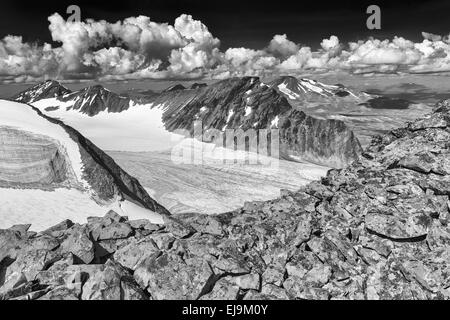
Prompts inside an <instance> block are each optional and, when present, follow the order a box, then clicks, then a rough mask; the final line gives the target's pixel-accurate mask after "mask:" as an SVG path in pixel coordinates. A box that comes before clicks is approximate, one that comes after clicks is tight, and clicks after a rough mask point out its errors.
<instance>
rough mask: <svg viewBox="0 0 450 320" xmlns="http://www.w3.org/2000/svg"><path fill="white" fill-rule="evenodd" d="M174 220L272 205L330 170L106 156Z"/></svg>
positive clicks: (162, 155)
mask: <svg viewBox="0 0 450 320" xmlns="http://www.w3.org/2000/svg"><path fill="white" fill-rule="evenodd" d="M107 153H108V154H109V155H110V156H111V157H112V158H113V159H114V160H115V161H116V162H117V163H118V164H119V165H120V166H121V167H122V168H124V170H126V171H127V172H128V173H130V174H131V175H132V176H135V177H138V178H139V181H140V182H141V184H142V186H143V187H144V188H145V189H146V191H147V192H148V193H149V194H150V196H152V197H153V198H154V199H155V200H156V201H158V202H159V203H160V204H162V205H163V206H164V207H166V208H167V209H168V210H169V211H170V212H171V213H172V214H180V213H189V212H197V213H206V214H217V213H222V212H227V211H232V210H235V209H237V208H239V207H242V206H243V205H244V203H245V202H246V201H249V200H252V201H257V200H261V201H262V200H269V199H273V198H276V197H278V196H280V190H281V189H286V190H290V191H295V190H297V189H299V188H300V187H301V186H304V185H306V184H307V183H309V182H310V181H313V180H317V179H319V178H320V177H322V176H325V174H326V172H327V170H328V169H329V168H327V167H323V166H318V165H314V164H308V163H298V162H292V161H284V160H280V161H279V166H278V168H271V167H270V166H264V165H249V164H238V163H236V164H227V165H225V164H223V165H220V164H214V163H212V162H210V163H207V164H203V165H194V164H176V163H174V162H173V161H172V160H171V154H170V152H117V151H108V152H107Z"/></svg>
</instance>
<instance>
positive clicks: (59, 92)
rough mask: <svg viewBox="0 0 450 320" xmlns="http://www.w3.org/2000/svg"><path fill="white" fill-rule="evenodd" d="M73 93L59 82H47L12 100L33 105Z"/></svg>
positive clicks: (21, 93) (23, 92)
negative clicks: (36, 102) (43, 100)
mask: <svg viewBox="0 0 450 320" xmlns="http://www.w3.org/2000/svg"><path fill="white" fill-rule="evenodd" d="M69 93H71V91H70V90H69V89H67V88H66V87H64V86H63V85H61V84H60V83H59V82H58V81H55V80H47V81H44V82H42V83H38V84H37V85H35V86H33V87H31V88H29V89H27V90H25V91H22V92H20V93H19V94H17V95H15V96H14V97H13V98H12V99H13V100H15V101H18V102H23V103H32V102H35V101H38V100H42V99H48V98H56V97H60V96H63V95H66V94H69Z"/></svg>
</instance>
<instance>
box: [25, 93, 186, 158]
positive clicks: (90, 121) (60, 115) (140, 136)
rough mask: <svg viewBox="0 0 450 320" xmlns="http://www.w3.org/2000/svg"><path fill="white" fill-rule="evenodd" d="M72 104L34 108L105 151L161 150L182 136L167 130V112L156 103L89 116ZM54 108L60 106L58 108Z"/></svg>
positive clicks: (52, 100)
mask: <svg viewBox="0 0 450 320" xmlns="http://www.w3.org/2000/svg"><path fill="white" fill-rule="evenodd" d="M72 104H73V102H72V101H67V102H63V101H60V100H58V99H56V98H50V99H43V100H39V101H36V102H34V103H33V106H35V107H36V108H38V109H39V110H41V112H43V113H45V114H47V115H48V116H50V117H52V118H57V119H60V120H62V121H63V122H64V123H66V124H67V125H70V126H71V127H74V128H76V129H77V130H78V131H80V132H81V133H82V134H83V135H85V136H86V137H88V138H89V139H90V140H91V141H92V142H94V143H95V144H96V145H97V146H98V147H100V148H101V149H103V150H116V151H132V152H142V151H161V150H167V149H170V148H171V147H172V146H173V145H174V144H176V142H177V141H179V140H178V139H177V137H180V136H179V135H176V134H173V133H170V132H169V131H168V130H166V129H165V128H164V124H163V121H162V115H163V109H162V108H161V106H159V105H157V106H153V105H152V104H143V105H141V104H134V103H133V102H132V101H131V102H130V108H128V109H127V110H124V111H122V112H120V113H118V112H108V111H102V112H100V113H98V114H96V115H95V116H89V115H87V114H85V113H82V112H79V110H74V109H71V108H70V107H71V106H72ZM52 107H58V108H57V109H55V108H52Z"/></svg>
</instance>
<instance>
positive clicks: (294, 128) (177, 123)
mask: <svg viewBox="0 0 450 320" xmlns="http://www.w3.org/2000/svg"><path fill="white" fill-rule="evenodd" d="M177 100H178V99H177ZM165 110H166V111H165V113H164V114H163V122H164V124H165V126H166V128H167V129H169V131H174V130H176V129H187V130H190V131H192V130H193V123H194V121H195V120H202V123H203V128H206V129H211V128H214V129H218V130H220V131H224V130H226V129H242V130H244V131H246V130H248V129H271V128H277V129H280V144H281V145H280V148H281V153H282V156H285V157H288V158H292V157H295V158H296V159H299V160H302V161H312V162H316V163H320V164H326V165H330V166H333V167H341V166H343V165H345V164H347V163H349V162H351V161H353V160H355V159H356V158H357V157H358V154H359V152H360V150H361V147H360V145H359V142H358V140H357V139H356V138H355V136H354V135H353V133H352V132H351V131H350V130H349V129H348V128H347V127H346V126H345V124H344V123H343V122H341V121H338V120H319V119H315V118H313V117H310V116H308V115H306V114H305V113H304V112H302V111H299V110H296V109H294V108H293V107H292V106H291V105H290V104H289V102H288V101H287V100H286V99H285V98H284V97H283V96H282V95H280V94H279V92H278V91H276V90H274V89H272V88H271V87H270V86H267V85H265V84H264V83H262V82H261V81H260V80H259V78H257V77H245V78H232V79H227V80H223V81H219V82H217V83H215V84H211V85H209V86H208V87H205V88H202V90H201V91H199V92H196V93H195V94H194V95H192V96H190V98H189V99H185V102H182V103H172V101H171V100H170V99H167V100H166V102H165Z"/></svg>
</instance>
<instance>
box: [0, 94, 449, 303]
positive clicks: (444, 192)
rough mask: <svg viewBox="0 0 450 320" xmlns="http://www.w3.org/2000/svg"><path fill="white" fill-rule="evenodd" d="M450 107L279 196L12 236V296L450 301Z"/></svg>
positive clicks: (4, 278)
mask: <svg viewBox="0 0 450 320" xmlns="http://www.w3.org/2000/svg"><path fill="white" fill-rule="evenodd" d="M449 196H450V101H443V102H441V103H439V104H438V105H437V107H436V109H435V111H434V112H433V113H432V114H431V115H430V116H429V117H426V118H423V119H419V120H417V121H415V122H413V123H410V124H408V125H407V127H405V128H401V129H397V130H394V131H392V132H390V133H389V134H387V135H385V136H383V137H377V138H374V140H373V142H372V144H371V146H370V147H369V148H368V149H367V150H366V151H365V152H364V153H363V157H362V158H361V160H359V161H357V162H355V163H353V164H352V165H351V166H349V167H347V168H346V169H343V170H331V171H329V173H328V175H327V177H326V178H324V179H322V181H321V182H314V183H311V184H309V185H308V186H307V187H305V188H303V189H301V190H299V191H298V192H293V193H292V192H284V194H283V195H282V196H281V197H280V198H278V199H276V200H272V201H267V202H252V203H247V204H246V205H245V206H244V208H242V209H240V210H237V211H234V212H230V213H226V214H221V215H218V216H206V215H198V214H184V215H177V216H176V217H165V224H164V225H154V224H151V223H149V222H148V221H145V220H139V221H128V220H127V218H125V217H120V216H118V215H117V214H115V213H113V212H109V213H108V214H107V215H106V216H105V217H103V218H89V219H88V222H87V224H84V225H79V224H73V223H71V222H70V221H64V222H62V223H61V224H59V225H57V226H54V227H53V228H50V229H48V230H46V231H44V232H41V233H39V234H36V233H34V232H30V231H28V228H29V226H23V225H21V226H14V227H12V228H10V229H8V230H1V231H0V261H1V268H0V285H1V287H0V292H1V297H2V298H3V299H83V300H88V299H448V298H449V297H450V228H449V225H448V224H449V221H450V213H449V210H450V202H449Z"/></svg>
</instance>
